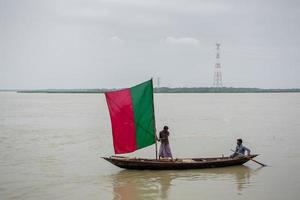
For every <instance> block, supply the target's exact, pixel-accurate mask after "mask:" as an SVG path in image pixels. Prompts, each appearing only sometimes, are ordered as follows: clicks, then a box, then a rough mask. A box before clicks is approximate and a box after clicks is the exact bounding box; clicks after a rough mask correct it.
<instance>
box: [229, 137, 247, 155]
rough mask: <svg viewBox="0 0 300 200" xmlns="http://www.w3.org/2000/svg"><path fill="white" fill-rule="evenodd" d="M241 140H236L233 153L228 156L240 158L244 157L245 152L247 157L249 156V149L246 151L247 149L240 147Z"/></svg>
mask: <svg viewBox="0 0 300 200" xmlns="http://www.w3.org/2000/svg"><path fill="white" fill-rule="evenodd" d="M242 143H243V140H242V139H237V140H236V148H235V152H234V153H233V154H232V155H231V156H230V157H231V158H234V157H237V156H241V154H242V155H245V152H246V151H247V154H248V156H249V155H250V152H251V151H250V149H248V148H247V147H245V146H244V145H242Z"/></svg>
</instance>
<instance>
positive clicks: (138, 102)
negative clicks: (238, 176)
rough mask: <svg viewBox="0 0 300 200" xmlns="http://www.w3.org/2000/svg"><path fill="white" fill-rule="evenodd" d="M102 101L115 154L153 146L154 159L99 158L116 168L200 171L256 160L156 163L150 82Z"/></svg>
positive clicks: (199, 160)
mask: <svg viewBox="0 0 300 200" xmlns="http://www.w3.org/2000/svg"><path fill="white" fill-rule="evenodd" d="M105 97H106V102H107V105H108V108H109V113H110V118H111V125H112V134H113V145H114V150H115V154H124V153H130V152H134V151H136V150H139V149H142V148H145V147H147V146H150V145H153V144H155V157H156V159H147V158H129V157H123V156H111V157H103V159H105V160H107V161H108V162H110V163H112V164H114V165H116V166H118V167H121V168H124V169H137V170H145V169H151V170H174V169H203V168H215V167H227V166H234V165H242V164H244V163H245V162H247V161H249V160H252V158H254V157H256V156H257V155H251V156H240V157H237V158H230V157H215V158H182V159H170V160H169V159H157V157H158V156H157V136H156V127H155V115H154V102H153V83H152V79H151V80H149V81H146V82H144V83H141V84H139V85H136V86H134V87H131V88H126V89H122V90H116V91H112V92H106V93H105Z"/></svg>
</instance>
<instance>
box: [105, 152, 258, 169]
mask: <svg viewBox="0 0 300 200" xmlns="http://www.w3.org/2000/svg"><path fill="white" fill-rule="evenodd" d="M256 156H257V154H254V155H250V156H249V157H246V156H244V157H237V158H230V157H215V158H182V159H173V160H168V159H145V158H129V157H122V156H111V157H102V158H103V159H105V160H107V161H109V162H110V163H112V164H114V165H116V166H118V167H120V168H124V169H135V170H183V169H205V168H216V167H228V166H235V165H242V164H244V163H246V162H247V161H249V160H250V159H252V158H255V157H256Z"/></svg>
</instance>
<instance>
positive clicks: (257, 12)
mask: <svg viewBox="0 0 300 200" xmlns="http://www.w3.org/2000/svg"><path fill="white" fill-rule="evenodd" d="M299 37H300V1H299V0H280V1H279V0H251V1H249V0H219V1H218V0H0V89H37V88H112V87H114V88H116V87H129V86H132V85H134V84H136V83H139V82H142V81H144V80H147V79H149V78H151V77H161V86H170V87H183V86H188V87H189V86H196V87H198V86H199V87H204V86H212V83H213V71H214V64H215V53H216V52H215V43H216V42H219V43H221V65H222V74H223V85H224V86H230V87H232V86H233V87H262V88H295V87H297V88H300V39H299Z"/></svg>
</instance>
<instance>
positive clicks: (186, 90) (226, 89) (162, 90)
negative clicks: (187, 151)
mask: <svg viewBox="0 0 300 200" xmlns="http://www.w3.org/2000/svg"><path fill="white" fill-rule="evenodd" d="M115 90H118V89H39V90H0V91H1V92H18V93H104V92H109V91H115ZM287 92H292V93H298V92H300V88H291V89H261V88H234V87H222V88H213V87H182V88H169V87H161V88H154V93H287Z"/></svg>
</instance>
